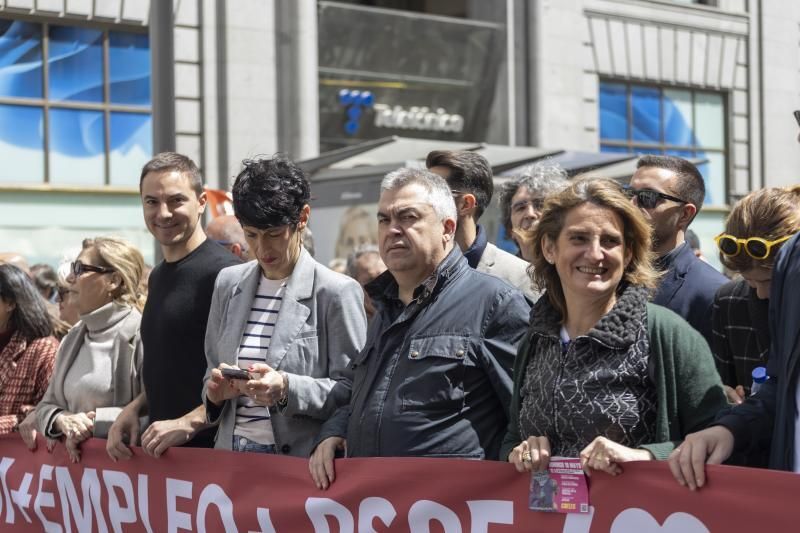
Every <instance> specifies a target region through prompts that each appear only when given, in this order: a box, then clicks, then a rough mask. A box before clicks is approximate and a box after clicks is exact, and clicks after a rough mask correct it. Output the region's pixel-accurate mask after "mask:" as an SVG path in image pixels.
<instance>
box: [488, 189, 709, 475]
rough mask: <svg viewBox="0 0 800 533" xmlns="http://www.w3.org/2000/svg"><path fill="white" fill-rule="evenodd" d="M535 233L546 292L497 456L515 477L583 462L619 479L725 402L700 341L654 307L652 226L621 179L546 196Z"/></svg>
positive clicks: (539, 281)
mask: <svg viewBox="0 0 800 533" xmlns="http://www.w3.org/2000/svg"><path fill="white" fill-rule="evenodd" d="M533 237H534V239H533V240H534V243H535V247H534V249H533V251H534V257H533V262H532V265H533V267H534V274H533V279H534V284H535V285H536V286H537V287H538V288H539V289H540V290H544V291H546V292H545V293H544V295H543V296H542V297H541V298H540V299H539V301H538V302H537V303H536V305H535V306H534V308H533V310H532V311H531V317H532V318H531V324H530V326H529V329H528V333H527V335H526V336H525V339H524V340H523V342H522V344H521V345H520V348H519V350H518V352H517V358H516V361H515V364H514V392H513V397H512V400H511V405H510V407H509V426H508V431H507V433H506V436H505V439H504V441H503V448H502V450H501V457H507V458H508V460H509V461H510V462H511V463H513V464H514V465H515V466H516V468H517V470H519V471H520V472H525V471H531V470H543V469H546V468H547V466H548V463H549V460H550V457H551V456H566V457H580V459H581V463H582V464H583V466H584V468H585V469H586V470H587V472H590V471H591V470H603V471H605V472H608V473H609V474H612V475H616V474H618V473H619V472H621V467H620V464H621V463H624V462H627V461H638V460H651V459H666V458H667V457H668V455H669V453H670V452H671V451H672V450H673V449H674V448H675V446H676V445H677V443H678V442H680V441H681V440H682V439H683V437H684V436H685V435H686V434H688V433H690V432H692V431H697V430H699V429H702V428H704V427H705V426H706V425H707V424H709V423H710V422H711V421H712V420H713V419H714V416H715V414H716V413H717V412H718V411H719V410H720V409H721V408H723V407H724V406H725V396H724V394H723V392H722V386H721V384H720V381H719V377H718V376H717V373H716V371H715V370H714V363H713V360H712V356H711V353H710V352H709V349H708V345H707V343H706V342H705V340H704V339H703V337H702V336H701V335H700V334H699V333H698V332H697V331H695V330H694V329H692V327H691V326H689V324H687V323H686V322H685V321H684V320H683V319H681V318H680V317H678V316H677V315H676V314H675V313H673V312H672V311H670V310H668V309H665V308H663V307H660V306H657V305H654V304H651V303H649V302H648V297H649V294H650V290H651V288H652V287H653V286H654V285H655V284H656V282H657V279H658V275H657V274H656V272H655V270H654V269H653V267H652V265H651V254H650V228H649V226H648V224H647V222H646V220H645V219H644V217H643V215H642V214H641V212H640V211H639V209H638V208H637V207H636V206H634V205H633V204H632V203H631V202H630V200H629V199H628V197H627V196H626V195H625V193H624V191H623V190H622V188H621V187H620V186H619V184H617V183H616V182H613V181H611V180H604V179H578V180H576V181H574V182H573V183H572V184H571V185H570V186H568V187H567V188H565V189H564V190H562V191H560V192H558V193H555V194H553V195H551V196H550V197H549V198H548V199H547V200H546V201H545V205H544V209H543V211H542V216H541V218H540V219H539V223H538V225H537V226H536V229H535V230H534V235H533Z"/></svg>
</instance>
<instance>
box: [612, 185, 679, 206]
mask: <svg viewBox="0 0 800 533" xmlns="http://www.w3.org/2000/svg"><path fill="white" fill-rule="evenodd" d="M625 192H626V193H627V194H628V196H629V197H631V198H636V203H637V204H639V206H640V207H643V208H645V209H653V208H654V207H655V206H657V205H658V204H660V203H661V201H662V200H672V201H673V202H678V203H681V204H688V203H689V202H687V201H686V200H682V199H680V198H678V197H677V196H670V195H669V194H664V193H663V192H658V191H654V190H653V189H634V188H632V187H626V188H625Z"/></svg>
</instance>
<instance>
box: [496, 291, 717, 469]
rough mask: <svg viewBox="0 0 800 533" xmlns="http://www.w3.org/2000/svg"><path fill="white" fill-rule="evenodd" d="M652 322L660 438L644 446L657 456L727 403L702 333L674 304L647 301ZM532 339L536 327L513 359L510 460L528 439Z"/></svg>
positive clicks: (506, 448)
mask: <svg viewBox="0 0 800 533" xmlns="http://www.w3.org/2000/svg"><path fill="white" fill-rule="evenodd" d="M545 297H546V296H545ZM647 327H648V334H649V338H650V359H649V373H650V376H651V380H652V381H653V383H654V385H655V387H656V393H657V398H658V412H657V417H656V432H655V434H656V442H654V443H651V444H647V445H644V446H642V447H643V448H646V449H647V450H649V451H650V452H651V453H652V454H653V456H654V457H655V458H656V459H666V458H667V457H668V456H669V454H670V452H672V450H673V449H675V447H676V446H677V445H678V444H679V443H680V442H681V441H682V440H683V438H684V437H685V436H686V435H687V434H689V433H692V432H695V431H699V430H701V429H703V428H705V427H706V426H708V425H710V424H711V422H713V420H714V417H715V416H716V414H717V413H718V412H719V411H720V410H721V409H723V408H725V407H726V406H727V402H726V400H725V393H724V392H723V390H722V383H721V381H720V379H719V374H717V369H716V367H715V366H714V359H713V357H712V355H711V351H710V350H709V348H708V344H707V343H706V341H705V339H704V338H703V336H702V335H700V334H699V333H698V332H697V331H696V330H694V329H693V328H692V327H691V326H689V325H688V324H687V323H686V322H685V321H684V320H683V319H681V318H680V317H679V316H678V315H676V314H675V313H673V312H672V311H670V310H669V309H666V308H664V307H661V306H658V305H655V304H652V303H648V304H647ZM530 338H531V331H529V332H528V334H526V336H525V338H524V340H523V341H522V343H521V344H520V347H519V351H518V352H517V358H516V360H515V362H514V392H513V396H512V398H511V405H510V406H509V423H508V430H507V432H506V435H505V438H504V439H503V444H502V447H501V448H500V458H501V459H507V458H508V454H509V453H511V450H512V449H513V448H514V447H515V446H517V445H518V444H519V443H520V442H522V440H523V438H522V435H520V433H519V410H520V406H521V404H522V401H521V398H520V389H521V388H522V385H523V382H524V380H525V373H526V369H527V367H528V360H529V359H530V356H531V349H530ZM528 436H529V435H526V436H525V437H526V438H527V437H528ZM588 444H589V443H587V445H588Z"/></svg>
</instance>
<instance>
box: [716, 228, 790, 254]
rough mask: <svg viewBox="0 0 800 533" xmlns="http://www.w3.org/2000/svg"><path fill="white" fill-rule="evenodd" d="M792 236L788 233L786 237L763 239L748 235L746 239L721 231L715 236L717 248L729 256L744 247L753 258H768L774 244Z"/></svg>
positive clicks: (738, 252)
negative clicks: (772, 239) (770, 239)
mask: <svg viewBox="0 0 800 533" xmlns="http://www.w3.org/2000/svg"><path fill="white" fill-rule="evenodd" d="M791 238H792V236H791V235H787V236H786V237H781V238H780V239H775V240H774V241H768V240H767V239H762V238H761V237H748V238H746V239H739V238H737V237H734V236H733V235H727V234H725V233H720V234H719V235H717V236H716V237H714V242H716V243H717V248H719V251H720V252H722V254H723V255H725V256H727V257H733V256H735V255H739V254H740V253H741V251H742V248H743V247H744V251H745V252H746V253H747V255H749V256H750V257H752V258H753V259H766V258H767V257H769V254H770V252H771V251H772V247H773V246H775V245H776V244H780V243H782V242H784V241H788V240H789V239H791Z"/></svg>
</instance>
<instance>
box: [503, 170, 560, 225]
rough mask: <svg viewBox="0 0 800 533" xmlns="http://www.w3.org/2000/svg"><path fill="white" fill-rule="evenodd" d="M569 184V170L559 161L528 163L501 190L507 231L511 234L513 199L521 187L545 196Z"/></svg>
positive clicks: (538, 195) (504, 222) (533, 193)
mask: <svg viewBox="0 0 800 533" xmlns="http://www.w3.org/2000/svg"><path fill="white" fill-rule="evenodd" d="M567 184H569V181H568V180H567V172H566V171H565V170H564V169H563V168H561V166H560V165H559V164H558V163H552V162H550V161H549V160H545V161H539V162H536V163H534V164H532V165H528V166H526V167H525V168H524V169H522V172H520V173H519V174H517V175H516V176H514V177H513V178H512V179H511V180H510V181H507V182H505V183H503V186H502V188H501V190H500V213H501V217H502V222H503V227H504V228H505V229H506V233H507V234H508V235H511V230H512V228H511V199H512V198H513V197H514V195H515V194H517V191H518V190H519V188H520V187H525V188H526V189H528V190H529V191H530V192H531V194H532V195H533V196H536V197H538V198H545V197H546V196H547V195H549V194H551V193H553V192H555V191H557V190H559V189H561V188H562V187H565V186H566V185H567Z"/></svg>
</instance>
